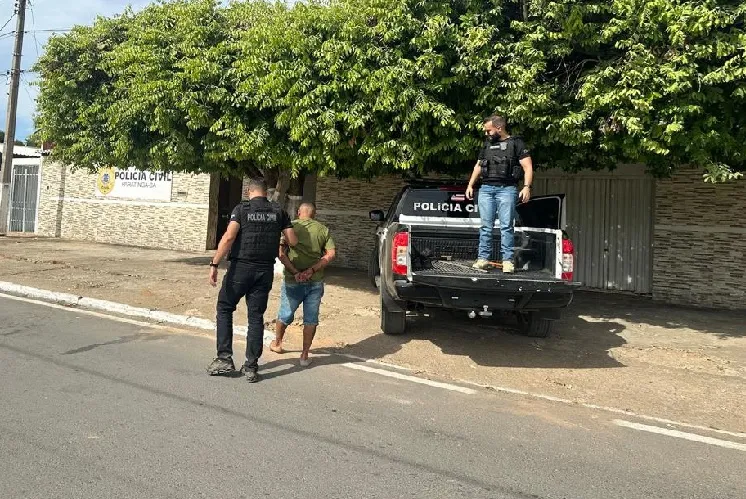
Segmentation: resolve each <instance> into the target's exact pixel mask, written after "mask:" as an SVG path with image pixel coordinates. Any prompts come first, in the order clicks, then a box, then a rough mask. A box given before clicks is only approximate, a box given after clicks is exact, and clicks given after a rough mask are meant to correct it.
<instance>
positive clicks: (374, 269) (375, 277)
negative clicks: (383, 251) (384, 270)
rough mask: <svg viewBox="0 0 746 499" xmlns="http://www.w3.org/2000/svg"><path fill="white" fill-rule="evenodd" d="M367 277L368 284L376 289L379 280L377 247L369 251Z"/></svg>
mask: <svg viewBox="0 0 746 499" xmlns="http://www.w3.org/2000/svg"><path fill="white" fill-rule="evenodd" d="M368 279H369V280H370V285H371V286H373V288H375V289H378V287H379V285H380V282H381V266H380V263H379V262H378V249H374V250H373V251H371V252H370V258H368Z"/></svg>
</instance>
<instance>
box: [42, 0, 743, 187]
mask: <svg viewBox="0 0 746 499" xmlns="http://www.w3.org/2000/svg"><path fill="white" fill-rule="evenodd" d="M744 9H745V7H744V5H743V4H742V2H734V1H716V0H708V1H705V2H690V1H680V0H679V1H677V0H606V1H601V0H596V1H594V0H584V1H577V0H553V1H548V0H522V1H521V2H518V1H513V0H452V1H427V2H422V1H421V0H356V1H351V0H330V1H327V2H323V3H302V2H299V3H295V4H293V5H286V4H283V3H268V2H262V1H246V2H234V3H232V4H231V5H229V6H223V5H222V4H221V3H220V2H218V1H217V0H177V1H173V2H167V3H162V4H157V5H153V6H150V7H148V8H146V9H144V10H143V11H141V12H139V13H136V14H135V13H132V12H130V11H126V12H124V13H123V14H122V15H120V16H117V17H115V18H112V19H103V18H102V19H98V20H97V21H96V22H95V23H94V25H93V26H90V27H79V28H76V29H75V30H73V31H72V32H71V33H69V34H65V35H61V36H58V37H54V38H53V39H52V40H51V41H50V43H49V45H48V46H47V49H46V51H45V54H44V56H43V57H42V58H41V60H40V62H39V64H38V70H39V71H40V73H41V92H40V99H39V127H40V128H41V130H42V132H43V135H44V137H45V139H46V140H51V141H53V142H55V143H56V149H55V153H54V154H55V155H56V156H57V157H58V158H59V159H60V160H62V161H64V162H67V163H70V164H74V165H76V166H79V167H85V168H90V169H94V168H96V167H97V166H98V165H101V164H109V165H114V166H130V165H134V166H137V167H140V168H158V169H168V170H175V171H194V172H197V171H199V172H221V173H224V174H234V175H241V174H246V173H250V174H264V175H265V176H266V177H268V178H270V179H273V180H276V181H278V188H279V189H278V190H280V191H284V190H285V189H287V187H288V182H289V178H290V177H293V176H294V177H299V176H300V177H302V175H303V174H304V173H306V172H320V173H324V174H336V175H340V176H372V175H376V174H379V173H382V172H391V171H420V172H422V171H425V170H441V171H442V170H448V169H450V170H454V169H456V170H459V169H463V168H464V166H463V164H464V162H469V161H473V158H474V156H475V151H476V149H477V147H478V144H479V140H480V139H479V137H480V134H479V125H480V122H481V117H483V116H484V115H486V114H488V113H491V112H493V111H495V110H497V111H499V112H501V113H505V114H506V115H507V116H508V118H509V119H510V120H511V121H512V122H513V123H514V124H515V125H516V131H517V132H518V133H521V134H523V135H524V136H525V137H526V138H527V139H528V141H529V143H530V144H531V145H532V146H533V149H534V151H535V152H534V156H535V158H536V159H537V161H538V162H539V163H540V164H541V165H546V166H559V167H563V168H565V169H569V170H575V169H579V168H583V167H590V168H606V167H613V166H614V165H616V164H618V163H619V162H643V163H645V164H647V165H648V166H649V167H650V169H651V171H652V172H653V173H655V174H659V175H666V174H668V173H669V172H670V171H671V170H672V169H673V168H675V167H676V166H679V165H681V164H694V165H698V166H702V167H705V168H706V169H707V172H708V177H707V178H708V179H709V180H718V181H722V180H728V179H732V178H734V177H735V176H737V175H738V174H739V173H738V172H739V171H740V170H741V169H743V166H744V151H745V150H746V149H745V148H746V146H745V145H744V138H746V137H744V133H745V132H744V126H743V125H744V119H746V118H744V117H743V116H744V113H743V112H742V110H743V108H744V76H745V74H746V73H745V71H746V61H745V59H744V49H743V47H744V46H746V40H745V39H744V15H745V10H744ZM462 171H463V170H462Z"/></svg>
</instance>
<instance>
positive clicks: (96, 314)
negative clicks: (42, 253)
mask: <svg viewBox="0 0 746 499" xmlns="http://www.w3.org/2000/svg"><path fill="white" fill-rule="evenodd" d="M0 298H3V299H6V300H14V301H22V302H24V303H31V304H32V305H42V306H44V307H49V308H54V309H57V310H64V311H66V312H74V313H76V314H81V315H89V316H91V317H98V318H100V319H106V320H109V321H115V322H122V323H124V324H132V325H133V326H141V327H147V328H152V329H170V330H174V329H178V328H177V327H175V326H162V325H160V324H153V323H152V322H143V321H136V320H134V319H127V318H126V317H117V316H115V315H109V314H102V313H100V312H94V311H92V310H85V309H82V308H71V307H68V306H65V305H57V304H56V303H49V302H46V301H39V300H32V299H31V298H22V297H20V296H13V295H6V294H4V293H0ZM182 331H183V330H182Z"/></svg>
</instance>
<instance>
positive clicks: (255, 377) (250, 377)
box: [241, 366, 262, 383]
mask: <svg viewBox="0 0 746 499" xmlns="http://www.w3.org/2000/svg"><path fill="white" fill-rule="evenodd" d="M241 372H242V373H243V374H244V376H246V381H248V382H249V383H256V382H257V381H259V380H260V379H262V378H261V376H259V373H258V372H257V370H256V369H249V368H248V367H246V366H243V367H241Z"/></svg>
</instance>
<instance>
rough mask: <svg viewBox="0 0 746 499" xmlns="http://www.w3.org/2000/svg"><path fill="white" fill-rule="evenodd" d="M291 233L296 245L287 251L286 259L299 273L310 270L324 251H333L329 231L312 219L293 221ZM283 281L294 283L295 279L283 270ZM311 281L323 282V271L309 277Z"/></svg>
mask: <svg viewBox="0 0 746 499" xmlns="http://www.w3.org/2000/svg"><path fill="white" fill-rule="evenodd" d="M293 231H295V235H296V236H297V237H298V244H297V245H296V246H295V247H294V248H290V250H289V251H288V258H290V261H291V262H292V263H293V266H294V267H295V268H296V269H298V270H299V271H301V272H302V271H304V270H306V269H308V268H311V266H313V265H314V264H315V263H316V262H318V261H319V259H320V258H321V257H322V256H324V254H325V253H326V250H333V249H335V246H334V239H332V236H331V235H329V229H328V228H327V227H326V226H325V225H324V224H322V223H319V222H317V221H316V220H313V219H303V220H301V219H298V220H294V221H293ZM285 279H286V280H288V281H295V277H293V275H292V274H291V273H290V272H288V271H287V269H286V270H285ZM311 280H312V281H323V280H324V269H321V270H320V271H318V272H316V273H315V274H313V276H311Z"/></svg>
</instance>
